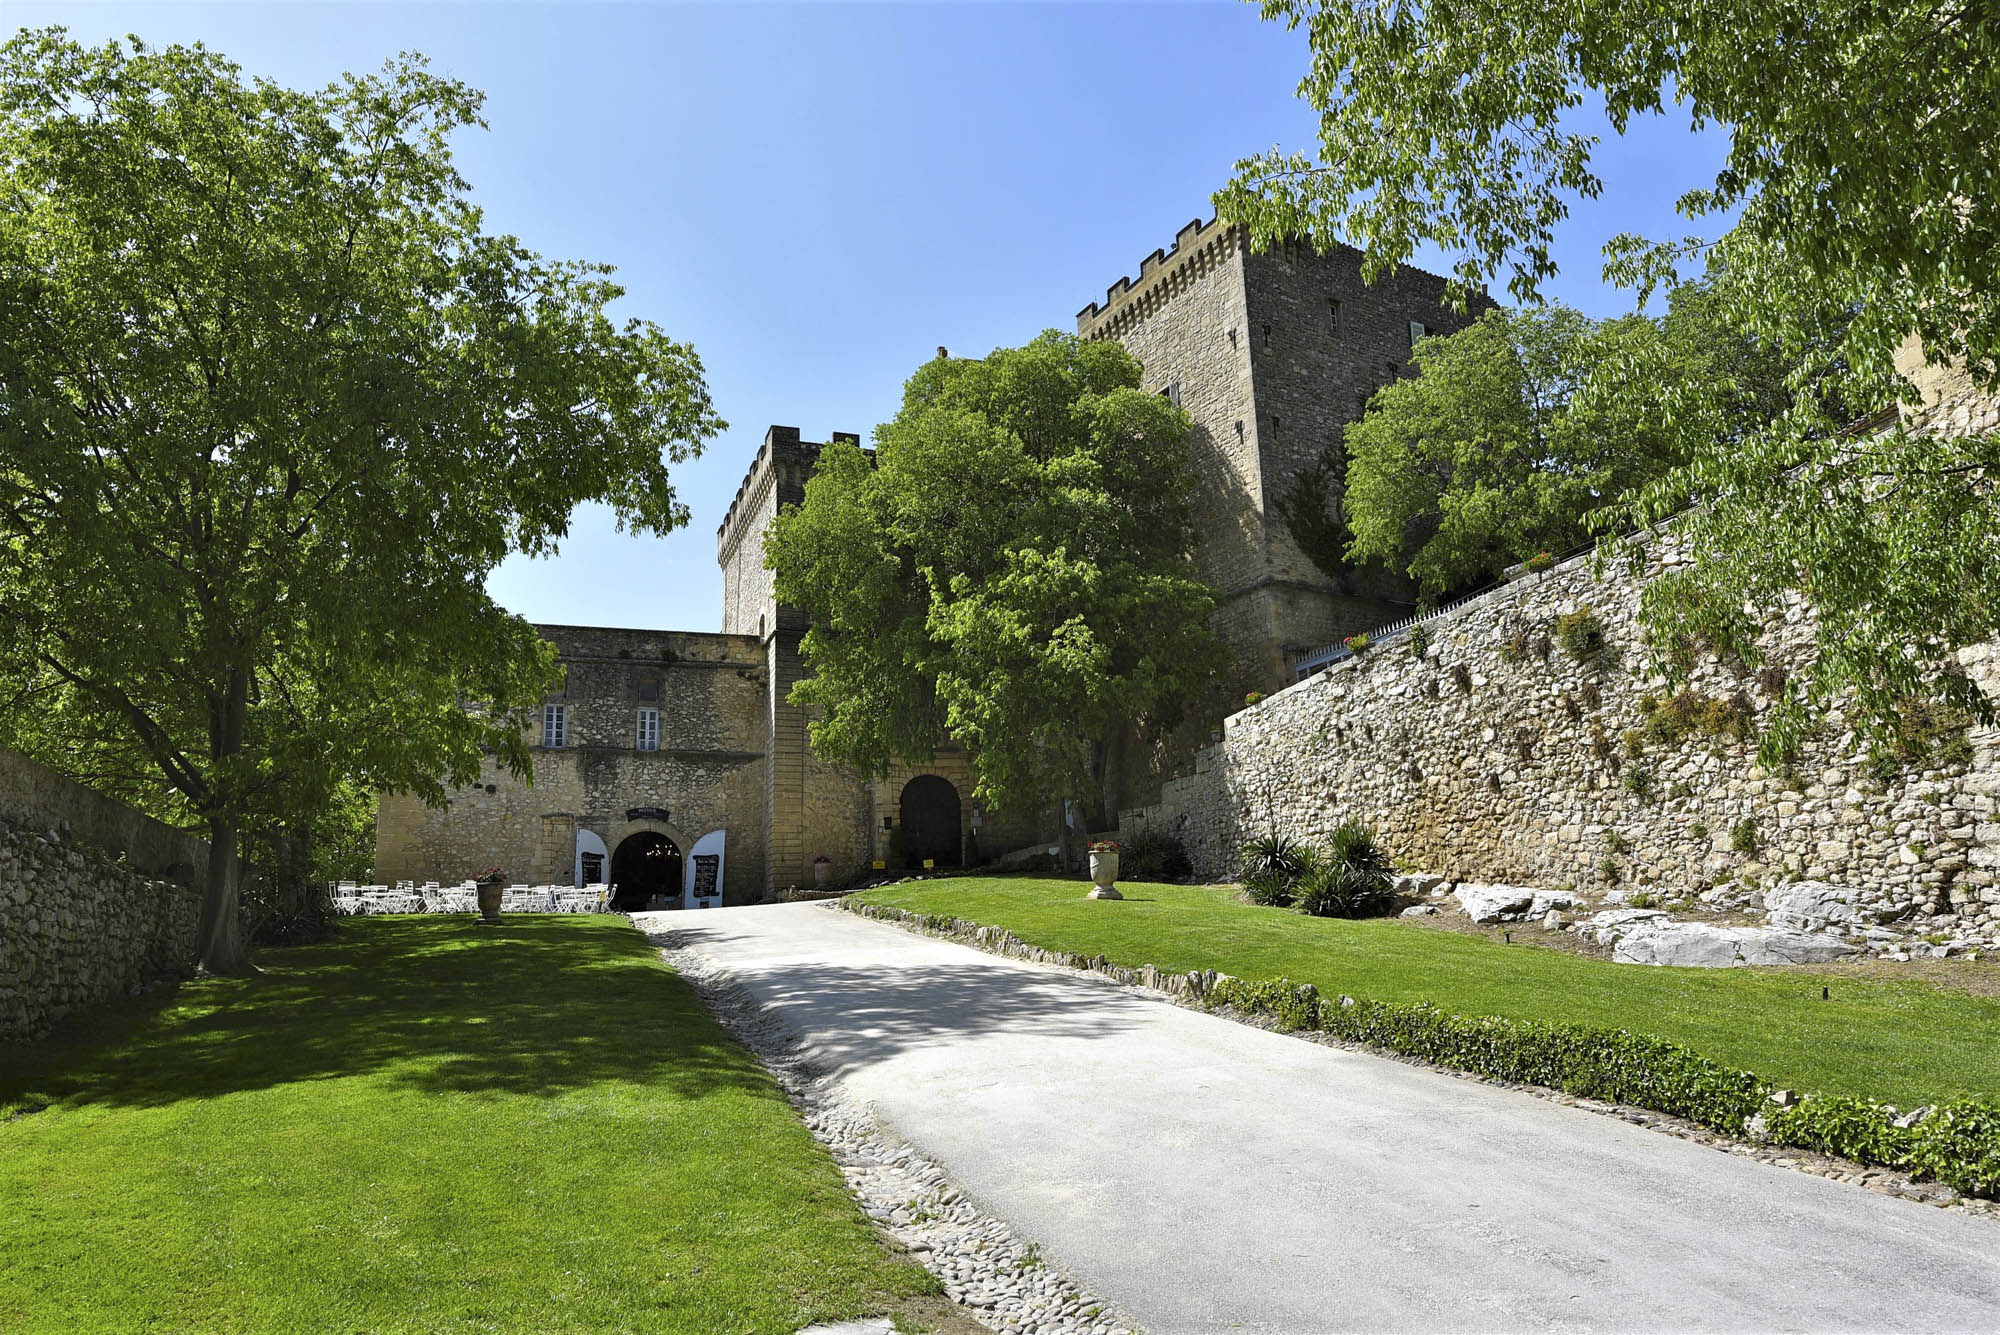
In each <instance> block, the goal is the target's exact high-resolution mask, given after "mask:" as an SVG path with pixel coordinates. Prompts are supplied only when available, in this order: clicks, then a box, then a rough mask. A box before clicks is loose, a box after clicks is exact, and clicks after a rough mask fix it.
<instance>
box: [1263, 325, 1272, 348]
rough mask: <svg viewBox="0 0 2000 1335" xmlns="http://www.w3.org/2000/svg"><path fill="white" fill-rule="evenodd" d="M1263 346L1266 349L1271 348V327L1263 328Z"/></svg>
mask: <svg viewBox="0 0 2000 1335" xmlns="http://www.w3.org/2000/svg"><path fill="white" fill-rule="evenodd" d="M1264 346H1265V347H1267V348H1268V347H1270V346H1271V326H1269V325H1265V326H1264Z"/></svg>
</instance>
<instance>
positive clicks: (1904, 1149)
mask: <svg viewBox="0 0 2000 1335" xmlns="http://www.w3.org/2000/svg"><path fill="white" fill-rule="evenodd" d="M839 903H840V906H841V907H842V908H843V909H846V910H848V911H849V912H852V913H857V914H860V915H861V916H863V917H868V918H876V919H880V920H883V921H888V922H895V923H901V924H904V925H906V926H912V927H915V928H916V929H917V930H918V931H921V932H926V933H929V934H931V935H934V936H944V937H949V938H952V939H954V940H958V941H962V942H965V943H967V944H970V945H974V946H978V947H980V948H982V949H985V950H990V951H993V952H994V953H996V954H1001V955H1014V956H1020V957H1024V958H1028V959H1034V960H1039V961H1042V962H1045V963H1051V964H1060V965H1063V966H1066V967H1068V968H1073V969H1088V970H1093V971H1095V972H1098V973H1103V974H1107V975H1109V976H1110V977H1113V978H1115V979H1117V980H1118V981H1119V982H1123V983H1132V984H1144V985H1147V986H1153V987H1157V988H1160V989H1161V990H1164V991H1167V992H1169V993H1172V994H1174V995H1177V996H1181V997H1185V998H1187V999H1188V1000H1190V1001H1192V1002H1194V1003H1195V1004H1197V1005H1199V1006H1202V1007H1204V1008H1206V1009H1210V1010H1214V1009H1218V1008H1222V1007H1227V1008H1229V1009H1230V1010H1234V1011H1237V1012H1239V1013H1241V1014H1244V1015H1250V1016H1258V1017H1263V1018H1268V1019H1269V1020H1270V1021H1271V1022H1272V1024H1273V1027H1275V1028H1277V1029H1279V1030H1281V1031H1285V1032H1296V1031H1299V1030H1312V1031H1317V1032H1320V1033H1325V1034H1329V1035H1332V1036H1333V1037H1335V1038H1340V1039H1345V1040H1347V1041H1349V1042H1354V1043H1366V1044H1369V1045H1370V1046H1372V1047H1377V1048H1382V1049H1384V1050H1386V1051H1389V1052H1395V1053H1400V1054H1401V1055H1403V1056H1406V1057H1415V1058H1418V1059H1419V1060H1422V1061H1427V1062H1431V1063H1433V1064H1434V1065H1438V1066H1445V1067H1450V1068H1451V1069H1453V1070H1458V1071H1469V1072H1471V1073H1473V1074H1475V1075H1482V1076H1486V1077H1488V1078H1490V1079H1495V1080H1507V1081H1511V1082H1514V1083H1516V1084H1524V1085H1542V1086H1545V1087H1547V1088H1550V1089H1560V1090H1563V1091H1564V1092H1566V1093H1570V1094H1576V1095H1578V1096H1580V1097H1583V1098H1590V1099H1600V1100H1602V1101H1604V1102H1606V1103H1623V1104H1628V1105H1631V1106H1633V1107H1638V1108H1650V1109H1652V1110H1653V1111H1655V1112H1663V1113H1670V1114H1672V1115H1673V1116H1675V1117H1683V1118H1686V1119H1687V1120H1688V1121H1690V1122H1694V1123H1697V1124H1698V1125H1701V1126H1705V1127H1708V1128H1709V1129H1710V1130H1713V1131H1720V1132H1723V1133H1724V1134H1726V1135H1735V1136H1743V1135H1749V1136H1756V1137H1759V1138H1761V1139H1764V1140H1767V1141H1770V1142H1773V1143H1776V1144H1780V1145H1790V1146H1795V1147H1797V1148H1799V1149H1807V1150H1818V1151H1820V1152H1822V1153H1825V1154H1832V1155H1837V1156H1839V1157H1841V1158H1843V1159H1854V1160H1857V1161H1859V1162H1862V1163H1873V1164H1880V1165H1882V1166H1883V1167H1885V1168H1895V1169H1899V1170H1902V1171H1904V1172H1907V1173H1909V1174H1911V1175H1912V1176H1913V1177H1923V1178H1930V1179H1932V1180H1934V1181H1938V1182H1942V1183H1944V1184H1945V1185H1947V1186H1949V1187H1951V1188H1953V1189H1954V1190H1956V1191H1959V1192H1962V1193H1964V1194H1965V1195H1967V1196H1987V1197H2000V1103H1995V1102H1992V1101H1990V1100H1985V1099H1962V1100H1958V1101H1956V1102H1952V1103H1946V1104H1940V1105H1938V1106H1937V1107H1935V1108H1931V1109H1927V1110H1918V1111H1919V1115H1918V1116H1916V1117H1913V1118H1912V1117H1899V1114H1898V1113H1897V1110H1896V1109H1895V1108H1894V1107H1892V1106H1890V1105H1888V1104H1881V1103H1871V1102H1869V1101H1867V1100H1865V1099H1852V1098H1844V1097H1827V1096H1816V1095H1810V1094H1809V1095H1807V1096H1806V1097H1805V1098H1804V1099H1803V1100H1802V1101H1800V1102H1798V1103H1795V1104H1793V1105H1792V1106H1790V1107H1780V1106H1778V1105H1777V1104H1776V1103H1775V1102H1773V1101H1772V1098H1771V1096H1772V1094H1773V1093H1774V1092H1775V1090H1774V1087H1773V1086H1772V1085H1771V1084H1770V1083H1769V1082H1767V1081H1765V1080H1763V1079H1760V1078H1759V1077H1758V1076H1756V1075H1754V1074H1752V1073H1751V1072H1749V1071H1739V1070H1736V1069H1734V1068H1733V1067H1728V1066H1724V1065H1722V1064H1721V1063H1720V1062H1716V1061H1712V1060H1710V1059H1709V1058H1707V1057H1704V1056H1702V1055H1701V1054H1700V1053H1698V1052H1695V1051H1693V1050H1692V1049H1689V1048H1684V1047H1682V1046H1681V1045H1680V1044H1678V1043H1669V1042H1667V1041H1666V1040H1665V1039H1659V1038H1648V1037H1647V1036H1645V1035H1643V1034H1634V1033H1632V1032H1630V1031H1629V1030H1624V1029H1601V1028H1597V1027H1594V1026H1591V1025H1580V1024H1550V1023H1547V1022H1544V1021H1540V1020H1510V1019H1506V1018H1504V1017H1501V1016H1491V1015H1488V1016H1466V1015H1455V1014H1452V1013H1451V1012H1449V1011H1446V1010H1442V1009H1440V1008H1439V1007H1437V1006H1433V1005H1430V1004H1428V1003H1416V1004H1409V1003H1403V1002H1387V1001H1368V1000H1365V999H1361V998H1356V997H1348V996H1341V997H1335V998H1333V999H1331V1000H1328V999H1326V998H1323V997H1321V996H1320V994H1319V989H1317V988H1315V987H1314V986H1313V985H1312V984H1311V983H1294V982H1292V981H1291V980H1290V979H1287V978H1267V979H1249V978H1232V977H1231V976H1229V975H1228V974H1219V973H1210V972H1206V971H1200V970H1197V971H1195V972H1193V973H1187V974H1167V973H1162V972H1161V971H1159V970H1158V969H1156V968H1154V967H1153V966H1151V965H1144V966H1141V967H1140V968H1137V969H1131V968H1124V967H1121V966H1118V965H1114V964H1112V963H1111V962H1110V961H1109V960H1106V959H1105V958H1104V957H1102V956H1092V957H1085V956H1082V955H1076V954H1071V953H1068V952H1064V951H1057V950H1044V949H1042V948H1041V947H1039V946H1031V945H1029V944H1028V943H1027V942H1025V941H1023V940H1021V939H1020V938H1019V937H1018V936H1015V935H1014V934H1013V933H1012V932H1010V931H1008V930H1006V929H1005V928H1002V927H991V926H982V925H980V924H978V923H974V922H968V921H967V920H965V919H963V918H957V917H953V916H951V915H949V914H920V913H911V912H909V911H907V910H904V909H897V908H890V907H888V906H886V905H877V904H864V903H861V902H859V901H857V900H845V899H844V900H841V901H839ZM1899 1120H1901V1121H1907V1122H1909V1123H1910V1125H1908V1126H1899V1125H1897V1123H1898V1121H1899Z"/></svg>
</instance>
